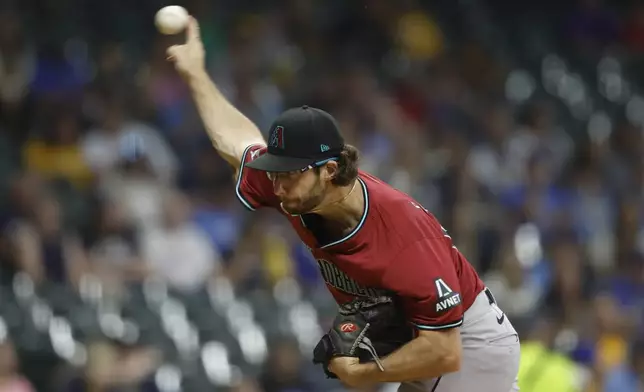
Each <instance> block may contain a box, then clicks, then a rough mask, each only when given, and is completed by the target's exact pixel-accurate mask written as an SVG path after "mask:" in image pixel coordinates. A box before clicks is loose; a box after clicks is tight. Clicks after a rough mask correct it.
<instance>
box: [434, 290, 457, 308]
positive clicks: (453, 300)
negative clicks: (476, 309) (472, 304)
mask: <svg viewBox="0 0 644 392" xmlns="http://www.w3.org/2000/svg"><path fill="white" fill-rule="evenodd" d="M460 303H461V295H460V294H459V293H452V294H451V295H450V296H449V297H447V298H439V299H438V302H437V303H436V312H437V313H438V312H444V311H446V310H449V309H451V308H455V307H457V306H458V305H459V304H460Z"/></svg>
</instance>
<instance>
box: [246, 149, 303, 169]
mask: <svg viewBox="0 0 644 392" xmlns="http://www.w3.org/2000/svg"><path fill="white" fill-rule="evenodd" d="M311 163H312V162H311V159H309V158H293V157H284V156H279V155H271V154H268V153H266V154H264V155H262V156H260V157H258V158H257V159H254V160H252V161H250V162H248V163H246V164H245V165H244V166H245V167H250V168H251V169H256V170H262V171H267V172H291V171H296V170H302V169H304V168H306V167H307V166H308V165H310V164H311Z"/></svg>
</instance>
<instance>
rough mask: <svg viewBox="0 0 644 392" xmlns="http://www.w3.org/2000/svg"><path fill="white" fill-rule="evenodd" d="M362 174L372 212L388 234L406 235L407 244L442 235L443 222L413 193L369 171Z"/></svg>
mask: <svg viewBox="0 0 644 392" xmlns="http://www.w3.org/2000/svg"><path fill="white" fill-rule="evenodd" d="M360 178H361V179H362V180H363V182H364V183H365V185H366V187H367V192H368V193H367V194H368V197H369V208H370V209H371V213H372V214H373V215H374V217H375V218H376V220H377V221H379V222H377V223H378V224H379V226H381V228H382V229H384V230H386V231H387V232H388V234H394V233H397V234H400V235H402V236H403V237H404V238H405V241H404V243H405V244H411V243H413V242H416V241H418V240H421V239H423V238H439V237H442V234H443V231H442V227H441V225H440V223H439V222H438V221H437V220H436V218H435V217H434V215H433V214H432V213H431V212H429V211H428V210H427V209H426V208H425V207H423V206H422V205H421V204H420V203H419V202H417V201H416V200H415V199H414V198H413V197H411V196H409V195H408V194H406V193H404V192H402V191H400V190H398V189H395V188H393V187H392V186H390V185H389V184H387V183H385V182H383V181H381V180H379V179H378V178H376V177H374V176H371V175H369V174H366V173H362V172H361V173H360Z"/></svg>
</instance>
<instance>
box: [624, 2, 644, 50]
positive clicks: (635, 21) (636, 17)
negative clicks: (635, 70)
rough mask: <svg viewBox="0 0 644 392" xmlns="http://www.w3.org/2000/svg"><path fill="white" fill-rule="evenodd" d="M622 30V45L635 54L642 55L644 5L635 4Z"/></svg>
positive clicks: (643, 43) (643, 45)
mask: <svg viewBox="0 0 644 392" xmlns="http://www.w3.org/2000/svg"><path fill="white" fill-rule="evenodd" d="M633 8H634V9H633V10H632V11H631V12H630V13H629V15H628V19H627V20H626V24H625V26H624V30H623V39H624V43H625V44H626V45H627V47H628V49H629V50H631V51H632V52H633V53H635V54H642V53H644V5H642V4H639V3H636V4H634V6H633Z"/></svg>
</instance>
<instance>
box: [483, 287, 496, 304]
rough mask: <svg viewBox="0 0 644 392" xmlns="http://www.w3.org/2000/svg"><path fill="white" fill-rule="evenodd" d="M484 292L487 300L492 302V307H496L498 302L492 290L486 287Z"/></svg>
mask: <svg viewBox="0 0 644 392" xmlns="http://www.w3.org/2000/svg"><path fill="white" fill-rule="evenodd" d="M483 291H484V292H485V295H486V296H487V300H488V301H490V305H496V300H495V299H494V296H493V295H492V292H491V291H490V289H488V288H487V287H486V288H485V289H483Z"/></svg>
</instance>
